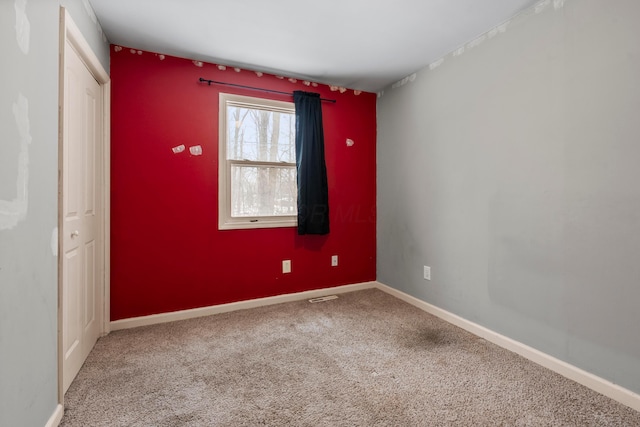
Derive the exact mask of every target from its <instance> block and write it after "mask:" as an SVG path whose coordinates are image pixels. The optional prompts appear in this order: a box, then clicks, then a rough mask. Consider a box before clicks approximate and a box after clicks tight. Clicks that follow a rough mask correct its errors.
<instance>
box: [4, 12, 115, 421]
mask: <svg viewBox="0 0 640 427" xmlns="http://www.w3.org/2000/svg"><path fill="white" fill-rule="evenodd" d="M61 3H64V4H65V5H68V6H69V8H70V12H71V14H72V16H73V19H74V21H75V22H76V23H77V24H78V26H79V27H80V28H81V29H82V31H83V32H84V34H86V38H87V39H88V40H89V41H90V43H91V45H92V47H93V49H94V50H95V52H96V54H97V55H99V57H100V59H101V61H102V63H103V64H105V65H106V66H108V63H109V56H108V52H109V50H108V45H107V43H106V42H104V41H103V38H102V34H101V31H100V30H99V25H98V24H97V22H96V23H94V22H93V21H92V19H91V17H90V15H89V14H88V13H87V12H86V8H85V5H84V4H85V3H84V2H83V1H80V0H77V1H70V0H65V1H64V2H58V1H51V0H17V1H13V0H11V1H10V0H0V57H1V58H2V67H1V68H0V70H1V71H0V73H1V74H0V129H2V133H1V138H2V141H1V142H0V425H2V426H41V425H44V424H45V423H46V422H47V420H48V419H49V417H50V416H51V415H52V413H53V411H54V409H55V407H56V404H57V400H58V398H57V390H58V389H57V380H58V376H57V328H58V325H57V300H58V292H57V288H58V284H57V280H58V279H57V275H58V269H57V263H58V260H57V255H56V254H55V251H54V249H55V247H56V244H57V241H56V238H54V234H55V232H56V227H57V221H58V196H57V191H58V187H57V185H58V184H57V170H58V154H57V153H58V34H59V33H58V29H59V6H60V4H61ZM27 22H28V24H27ZM107 69H108V68H107Z"/></svg>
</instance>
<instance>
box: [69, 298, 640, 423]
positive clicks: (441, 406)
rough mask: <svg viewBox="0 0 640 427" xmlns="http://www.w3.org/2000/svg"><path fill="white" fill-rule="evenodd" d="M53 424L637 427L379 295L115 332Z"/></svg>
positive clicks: (539, 371)
mask: <svg viewBox="0 0 640 427" xmlns="http://www.w3.org/2000/svg"><path fill="white" fill-rule="evenodd" d="M62 425H63V426H262V425H268V426H640V413H639V412H635V411H633V410H632V409H629V408H627V407H625V406H623V405H620V404H618V403H616V402H614V401H612V400H610V399H608V398H606V397H604V396H602V395H599V394H598V393H596V392H593V391H591V390H589V389H587V388H585V387H583V386H581V385H578V384H576V383H574V382H572V381H570V380H567V379H565V378H563V377H561V376H559V375H557V374H555V373H553V372H551V371H549V370H547V369H544V368H542V367H540V366H538V365H536V364H534V363H531V362H529V361H527V360H525V359H523V358H522V357H520V356H518V355H516V354H513V353H510V352H508V351H506V350H503V349H501V348H499V347H497V346H495V345H493V344H491V343H489V342H487V341H485V340H483V339H480V338H477V337H475V336H474V335H471V334H469V333H467V332H466V331H463V330H461V329H459V328H457V327H455V326H452V325H450V324H448V323H446V322H443V321H442V320H439V319H437V318H435V317H433V316H431V315H429V314H426V313H424V312H422V311H420V310H418V309H417V308H415V307H413V306H411V305H408V304H406V303H405V302H403V301H400V300H398V299H396V298H394V297H392V296H390V295H387V294H385V293H383V292H382V291H379V290H374V289H372V290H366V291H360V292H354V293H350V294H344V295H340V298H339V299H337V300H332V301H328V302H323V303H317V304H310V303H308V302H306V301H300V302H293V303H286V304H280V305H275V306H270V307H262V308H257V309H252V310H243V311H237V312H233V313H227V314H221V315H216V316H210V317H206V318H200V319H193V320H186V321H181V322H175V323H170V324H163V325H155V326H150V327H143V328H138V329H132V330H126V331H118V332H113V333H111V334H110V335H108V336H107V337H105V338H102V339H100V340H99V341H98V343H97V345H96V347H95V349H94V350H93V352H92V353H91V354H90V356H89V358H88V359H87V361H86V363H85V365H84V367H83V368H82V370H81V371H80V373H79V374H78V377H77V378H76V380H75V381H74V383H73V384H72V385H71V388H70V389H69V391H68V392H67V394H66V396H65V415H64V418H63V420H62Z"/></svg>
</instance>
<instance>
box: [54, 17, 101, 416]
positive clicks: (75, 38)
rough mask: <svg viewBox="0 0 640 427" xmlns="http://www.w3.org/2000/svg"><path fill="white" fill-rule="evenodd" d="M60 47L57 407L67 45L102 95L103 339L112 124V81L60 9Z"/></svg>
mask: <svg viewBox="0 0 640 427" xmlns="http://www.w3.org/2000/svg"><path fill="white" fill-rule="evenodd" d="M59 42H60V45H59V72H58V78H59V81H58V403H59V404H60V405H63V403H64V390H63V376H62V370H63V361H64V354H63V351H64V348H63V336H62V334H63V324H62V309H63V301H62V295H63V292H62V286H63V283H62V277H63V275H62V273H63V264H64V263H63V262H62V257H61V256H60V254H61V253H62V247H61V245H62V241H63V240H62V235H61V233H62V208H63V205H62V200H63V199H62V196H63V194H62V193H63V187H62V176H63V175H62V172H63V156H62V155H63V138H64V132H65V129H64V114H65V109H64V95H65V55H66V49H67V42H68V43H69V44H70V45H71V46H72V47H73V49H74V50H75V51H76V53H77V54H78V56H79V57H80V59H81V60H82V62H84V64H85V65H86V67H87V69H88V70H89V72H90V73H91V75H93V77H94V78H95V79H96V81H97V82H98V84H99V85H100V90H101V95H102V118H101V120H102V141H101V142H102V151H101V153H100V154H99V155H100V159H99V161H102V194H103V200H102V209H103V211H102V212H101V214H102V218H103V221H102V223H101V224H100V225H99V228H100V229H99V231H98V235H99V237H100V239H101V241H102V243H103V252H102V253H103V270H102V273H101V274H102V279H103V280H102V289H99V290H98V292H99V293H100V294H101V296H102V302H103V304H102V307H101V311H102V316H100V319H98V320H99V330H100V335H101V336H104V335H106V334H108V333H109V332H110V330H111V328H110V315H109V307H110V247H111V244H110V234H111V232H110V223H111V220H110V212H111V208H110V200H111V197H110V187H111V184H110V183H111V169H110V168H111V159H110V153H111V140H110V137H111V135H110V128H111V126H110V123H111V122H110V120H111V80H110V78H109V74H108V73H107V72H106V70H105V69H104V67H103V66H102V64H101V63H100V60H99V59H98V57H97V56H96V54H95V53H94V52H93V50H92V49H91V46H90V45H89V43H88V42H87V41H86V39H85V38H84V36H83V35H82V33H81V32H80V30H79V28H78V27H77V26H76V24H75V23H74V22H73V19H71V15H70V14H69V12H68V11H67V10H66V9H65V8H64V7H60V41H59Z"/></svg>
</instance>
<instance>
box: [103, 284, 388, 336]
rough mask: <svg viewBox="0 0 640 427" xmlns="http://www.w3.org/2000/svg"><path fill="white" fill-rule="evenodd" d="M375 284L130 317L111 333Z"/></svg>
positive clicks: (115, 325)
mask: <svg viewBox="0 0 640 427" xmlns="http://www.w3.org/2000/svg"><path fill="white" fill-rule="evenodd" d="M376 286H377V283H376V282H364V283H357V284H353V285H344V286H337V287H333V288H324V289H316V290H312V291H304V292H297V293H294V294H285V295H277V296H274V297H267V298H258V299H253V300H248V301H239V302H232V303H228V304H220V305H212V306H209V307H201V308H193V309H190V310H181V311H172V312H170V313H161V314H153V315H150V316H140V317H131V318H129V319H121V320H115V321H112V322H111V323H110V329H111V331H117V330H120V329H129V328H137V327H139V326H147V325H155V324H158V323H167V322H175V321H176V320H185V319H193V318H196V317H203V316H210V315H212V314H220V313H228V312H230V311H236V310H246V309H249V308H255V307H262V306H267V305H273V304H281V303H283V302H291V301H299V300H304V299H311V298H317V297H321V296H325V295H331V294H344V293H347V292H354V291H359V290H362V289H370V288H375V287H376Z"/></svg>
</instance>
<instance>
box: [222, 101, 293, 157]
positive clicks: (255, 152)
mask: <svg viewBox="0 0 640 427" xmlns="http://www.w3.org/2000/svg"><path fill="white" fill-rule="evenodd" d="M295 143H296V141H295V115H294V114H293V113H283V112H276V111H267V110H260V109H254V108H245V107H237V106H227V159H231V160H251V161H260V162H287V163H294V162H295V158H296V153H295V149H296V148H295Z"/></svg>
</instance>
